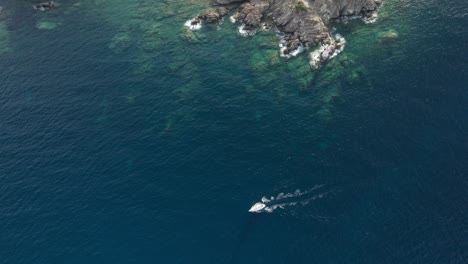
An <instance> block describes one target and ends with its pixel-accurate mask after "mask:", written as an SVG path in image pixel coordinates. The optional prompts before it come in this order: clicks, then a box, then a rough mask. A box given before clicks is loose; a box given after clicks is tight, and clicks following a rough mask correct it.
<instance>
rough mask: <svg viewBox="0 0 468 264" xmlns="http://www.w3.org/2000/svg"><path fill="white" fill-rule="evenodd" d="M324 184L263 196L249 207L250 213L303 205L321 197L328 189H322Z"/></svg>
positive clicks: (268, 211)
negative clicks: (304, 189) (274, 195)
mask: <svg viewBox="0 0 468 264" xmlns="http://www.w3.org/2000/svg"><path fill="white" fill-rule="evenodd" d="M323 187H324V185H323V184H321V185H316V186H314V187H313V188H311V189H308V190H306V191H301V190H299V189H297V190H296V191H294V192H292V193H279V194H278V195H277V196H276V197H273V196H272V197H270V198H267V197H266V196H263V197H262V199H261V200H260V201H259V202H257V203H255V204H254V205H252V207H250V209H249V212H250V213H265V212H266V213H272V212H273V211H275V210H276V209H278V208H281V209H285V208H286V207H290V206H304V205H307V204H309V203H310V202H311V201H313V200H317V199H322V198H324V197H325V196H326V195H328V193H329V192H330V191H329V190H328V191H327V190H324V189H323Z"/></svg>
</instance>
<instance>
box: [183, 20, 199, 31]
mask: <svg viewBox="0 0 468 264" xmlns="http://www.w3.org/2000/svg"><path fill="white" fill-rule="evenodd" d="M184 26H186V27H187V28H189V29H190V30H191V31H197V30H200V29H201V28H202V21H201V20H200V19H198V18H193V19H190V20H187V22H185V24H184Z"/></svg>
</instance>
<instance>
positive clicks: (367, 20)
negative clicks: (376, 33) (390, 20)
mask: <svg viewBox="0 0 468 264" xmlns="http://www.w3.org/2000/svg"><path fill="white" fill-rule="evenodd" d="M378 18H379V13H378V12H377V11H375V12H372V14H371V15H370V16H369V17H364V18H363V19H362V21H364V23H366V24H373V23H375V22H377V19H378Z"/></svg>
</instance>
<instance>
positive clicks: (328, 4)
mask: <svg viewBox="0 0 468 264" xmlns="http://www.w3.org/2000/svg"><path fill="white" fill-rule="evenodd" d="M382 1H383V0H214V4H215V5H233V4H235V5H236V6H237V5H238V7H239V9H238V13H237V14H236V16H235V18H236V20H238V21H240V22H241V23H243V24H244V25H245V26H244V28H245V29H254V28H257V27H259V26H260V24H261V23H262V22H268V23H269V24H272V25H274V26H276V27H277V28H278V29H279V30H280V31H281V32H283V33H284V34H285V35H286V36H285V38H286V40H287V44H286V47H287V48H286V49H285V50H284V51H283V52H284V53H285V54H288V53H290V52H292V51H293V50H294V49H297V48H298V46H301V45H302V46H304V47H309V46H315V45H317V44H319V43H328V42H331V41H333V37H332V35H331V33H330V28H329V23H330V20H333V19H337V18H340V17H343V16H355V15H361V16H366V15H368V14H369V12H372V11H375V10H376V9H377V8H378V7H379V6H380V5H381V4H382Z"/></svg>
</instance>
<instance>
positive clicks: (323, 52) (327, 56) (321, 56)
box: [309, 34, 346, 69]
mask: <svg viewBox="0 0 468 264" xmlns="http://www.w3.org/2000/svg"><path fill="white" fill-rule="evenodd" d="M345 46H346V40H345V38H344V37H343V36H341V35H340V34H336V35H335V38H334V39H331V43H327V44H322V45H320V47H318V48H317V49H315V50H314V51H312V52H311V53H310V54H309V59H310V61H309V63H310V66H311V67H312V68H314V69H318V68H319V67H320V65H321V64H322V63H323V62H325V61H327V60H331V59H333V58H334V57H336V56H338V54H340V53H341V52H342V51H343V50H344V48H345Z"/></svg>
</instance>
